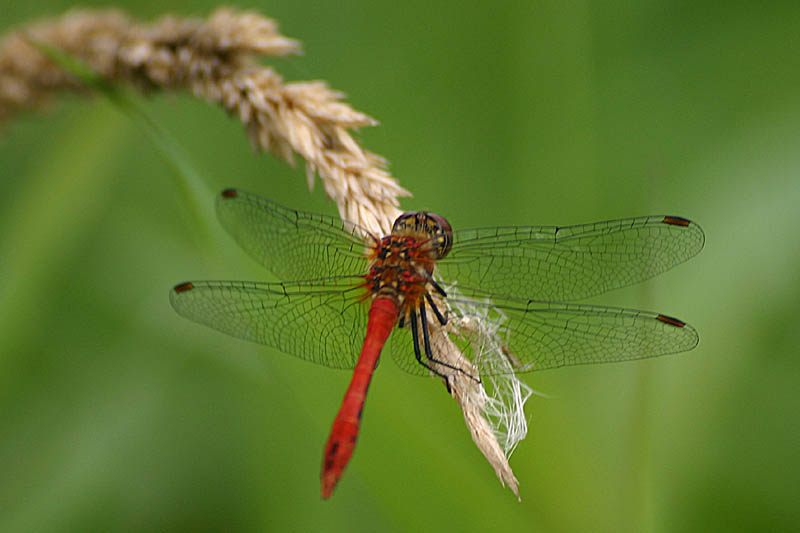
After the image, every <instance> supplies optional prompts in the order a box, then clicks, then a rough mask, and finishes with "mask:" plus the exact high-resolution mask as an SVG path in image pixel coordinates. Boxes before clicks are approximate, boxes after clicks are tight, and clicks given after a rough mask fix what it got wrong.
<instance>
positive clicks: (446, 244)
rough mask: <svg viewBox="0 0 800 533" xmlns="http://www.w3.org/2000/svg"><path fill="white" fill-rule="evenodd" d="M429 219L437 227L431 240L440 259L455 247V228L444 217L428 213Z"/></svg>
mask: <svg viewBox="0 0 800 533" xmlns="http://www.w3.org/2000/svg"><path fill="white" fill-rule="evenodd" d="M427 217H428V218H429V219H430V220H431V221H433V223H434V224H435V225H436V230H435V231H434V232H433V235H431V240H432V241H433V244H434V246H435V249H436V254H437V255H438V258H439V259H441V258H442V257H444V256H446V255H447V254H448V252H450V248H452V247H453V228H452V227H450V223H449V222H448V221H447V219H445V218H444V217H443V216H440V215H437V214H436V213H428V214H427Z"/></svg>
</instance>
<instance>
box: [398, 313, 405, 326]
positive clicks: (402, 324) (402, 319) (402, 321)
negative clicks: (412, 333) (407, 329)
mask: <svg viewBox="0 0 800 533" xmlns="http://www.w3.org/2000/svg"><path fill="white" fill-rule="evenodd" d="M405 325H406V315H400V320H398V321H397V327H398V328H402V327H403V326H405Z"/></svg>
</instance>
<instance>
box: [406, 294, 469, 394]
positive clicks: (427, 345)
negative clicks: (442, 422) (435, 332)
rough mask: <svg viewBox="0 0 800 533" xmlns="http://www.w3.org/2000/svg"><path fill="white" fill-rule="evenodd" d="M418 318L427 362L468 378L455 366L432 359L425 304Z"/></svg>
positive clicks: (420, 309)
mask: <svg viewBox="0 0 800 533" xmlns="http://www.w3.org/2000/svg"><path fill="white" fill-rule="evenodd" d="M419 318H420V321H421V322H422V340H423V341H424V343H425V357H427V358H428V360H429V361H433V362H434V363H436V364H437V365H442V366H446V367H447V368H450V369H452V370H455V371H456V372H461V373H462V374H464V375H467V376H469V374H467V373H466V372H464V371H463V370H462V369H460V368H458V367H457V366H453V365H451V364H448V363H445V362H444V361H439V360H438V359H436V358H435V357H433V351H432V350H431V337H430V333H429V331H428V317H427V315H426V313H425V303H423V304H422V305H421V306H420V307H419ZM417 344H419V342H417ZM470 377H472V376H470ZM449 387H450V385H449V384H448V388H449Z"/></svg>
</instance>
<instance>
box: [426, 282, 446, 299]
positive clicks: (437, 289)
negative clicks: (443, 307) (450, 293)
mask: <svg viewBox="0 0 800 533" xmlns="http://www.w3.org/2000/svg"><path fill="white" fill-rule="evenodd" d="M428 282H429V283H430V284H431V285H432V286H433V288H434V289H436V292H438V293H439V294H441V295H442V296H444V297H445V298H447V293H446V292H444V289H443V288H442V287H441V286H439V284H438V283H436V281H435V280H434V279H433V278H431V279H429V280H428Z"/></svg>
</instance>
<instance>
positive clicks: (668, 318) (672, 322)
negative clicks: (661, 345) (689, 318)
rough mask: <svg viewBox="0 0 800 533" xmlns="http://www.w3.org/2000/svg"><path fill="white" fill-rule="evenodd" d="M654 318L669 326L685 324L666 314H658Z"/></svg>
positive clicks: (679, 326)
mask: <svg viewBox="0 0 800 533" xmlns="http://www.w3.org/2000/svg"><path fill="white" fill-rule="evenodd" d="M656 320H658V321H659V322H663V323H664V324H669V325H670V326H675V327H676V328H682V327H685V326H686V322H684V321H682V320H678V319H677V318H673V317H671V316H667V315H658V316H657V317H656Z"/></svg>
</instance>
